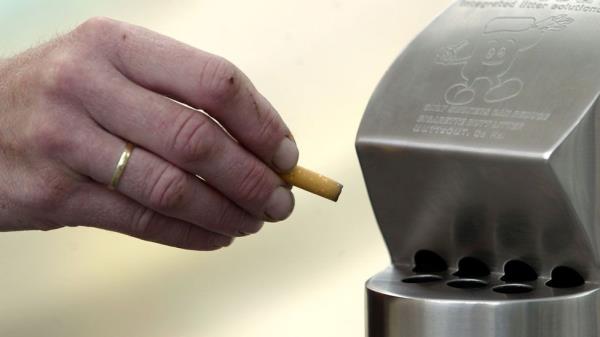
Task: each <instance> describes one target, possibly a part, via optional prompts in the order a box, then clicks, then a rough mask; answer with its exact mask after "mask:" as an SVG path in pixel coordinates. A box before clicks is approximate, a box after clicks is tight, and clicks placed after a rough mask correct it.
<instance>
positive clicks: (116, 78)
mask: <svg viewBox="0 0 600 337" xmlns="http://www.w3.org/2000/svg"><path fill="white" fill-rule="evenodd" d="M98 81H99V83H98V85H96V88H95V89H94V91H95V95H94V96H93V97H86V99H84V100H83V101H84V104H85V105H86V108H87V109H88V111H89V112H90V114H91V115H92V117H93V118H94V119H95V120H96V121H97V122H98V123H100V124H101V125H102V126H103V127H104V128H106V129H107V130H109V131H110V132H111V133H113V134H115V135H117V136H120V137H122V138H124V139H128V140H130V141H132V142H133V143H135V144H138V145H140V146H142V147H144V148H146V149H148V150H149V151H151V152H153V153H155V154H157V155H158V156H160V157H162V158H165V159H166V160H167V161H170V162H172V163H174V164H175V165H177V166H178V167H181V168H182V169H184V170H186V171H188V172H190V173H192V174H197V175H200V176H201V177H202V178H203V179H205V180H206V182H207V183H208V184H209V185H211V186H213V187H214V188H215V189H217V190H219V191H220V192H221V193H223V194H224V195H225V196H226V197H227V198H229V199H231V200H232V201H233V202H235V203H236V204H237V205H239V206H240V207H242V208H243V209H245V210H246V211H248V212H249V213H251V214H253V215H255V216H258V217H260V218H264V219H268V220H272V221H278V220H283V219H285V218H287V217H288V216H289V214H290V213H291V211H292V209H293V205H294V199H293V195H292V193H291V191H290V190H289V189H288V188H286V187H285V186H286V185H285V183H284V182H283V180H282V179H281V178H280V177H279V176H278V175H277V174H276V173H275V172H274V171H273V170H272V169H271V168H269V167H268V166H267V165H266V164H265V163H263V162H262V161H260V160H259V159H258V158H256V157H255V156H254V155H253V154H251V153H250V152H249V151H247V150H246V149H245V148H243V147H242V146H241V145H240V144H239V143H237V142H236V141H235V140H233V139H232V138H231V137H230V136H229V135H227V133H226V132H225V131H224V130H223V129H222V128H221V127H220V126H219V125H218V124H217V123H215V122H214V121H213V120H212V119H211V118H210V117H208V116H207V115H205V114H204V113H202V112H199V111H196V110H193V109H191V108H189V107H186V106H184V105H182V104H179V103H177V102H175V101H172V100H170V99H168V98H166V97H164V96H162V95H159V94H157V93H154V92H152V91H150V90H147V89H145V88H143V87H140V86H138V85H136V84H135V83H133V82H131V81H129V80H128V79H127V78H125V77H124V76H122V75H120V74H108V75H104V77H103V78H102V77H99V78H98ZM98 93H100V94H98Z"/></svg>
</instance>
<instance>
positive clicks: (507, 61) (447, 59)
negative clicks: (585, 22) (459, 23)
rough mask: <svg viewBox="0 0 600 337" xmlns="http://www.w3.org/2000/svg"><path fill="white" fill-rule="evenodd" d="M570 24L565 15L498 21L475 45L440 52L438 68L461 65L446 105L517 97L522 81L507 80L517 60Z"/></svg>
mask: <svg viewBox="0 0 600 337" xmlns="http://www.w3.org/2000/svg"><path fill="white" fill-rule="evenodd" d="M573 21H574V19H572V18H570V17H569V16H567V15H566V14H562V15H557V16H552V17H549V18H546V19H543V20H536V19H535V18H532V17H498V18H495V19H492V20H491V21H490V22H488V23H487V24H486V26H485V28H484V32H483V37H482V38H481V39H478V40H477V41H476V42H475V43H472V42H471V41H469V40H464V41H461V42H459V43H458V44H455V45H452V46H448V47H445V48H442V49H441V50H440V51H439V52H438V54H437V56H436V60H435V62H436V63H437V64H441V65H446V66H450V65H462V70H461V77H462V81H461V82H459V83H456V84H454V85H452V86H451V87H450V88H448V90H447V91H446V94H445V99H446V102H447V103H448V104H450V105H466V104H469V103H471V102H473V101H474V100H475V98H476V97H477V96H478V95H482V99H483V100H484V101H485V102H486V103H497V102H503V101H506V100H509V99H511V98H514V97H516V96H518V95H519V94H520V93H521V90H522V89H523V86H524V83H523V81H522V80H521V79H520V78H518V77H510V76H507V74H508V72H509V71H510V69H511V68H512V66H513V64H514V62H515V60H516V59H517V56H518V55H519V54H520V53H522V52H524V51H526V50H528V49H531V48H533V47H534V46H535V45H537V44H538V43H539V42H540V41H541V40H542V38H543V37H544V34H546V33H547V32H552V31H560V30H563V29H565V28H566V27H567V26H568V25H569V24H571V23H572V22H573ZM482 82H483V83H485V82H487V83H488V84H489V86H483V85H481V83H482ZM478 83H479V84H478ZM482 87H483V89H482ZM478 91H481V92H478Z"/></svg>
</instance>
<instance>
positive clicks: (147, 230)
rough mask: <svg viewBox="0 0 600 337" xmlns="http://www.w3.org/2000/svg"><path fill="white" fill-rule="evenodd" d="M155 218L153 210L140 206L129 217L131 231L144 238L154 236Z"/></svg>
mask: <svg viewBox="0 0 600 337" xmlns="http://www.w3.org/2000/svg"><path fill="white" fill-rule="evenodd" d="M156 219H157V214H156V213H155V212H154V211H153V210H151V209H149V208H145V207H141V206H140V207H139V208H138V209H137V211H136V212H134V214H133V216H132V219H131V226H132V232H133V233H139V235H140V236H142V237H145V238H154V237H156V235H157V233H156V228H157V227H158V226H156V225H155V224H156Z"/></svg>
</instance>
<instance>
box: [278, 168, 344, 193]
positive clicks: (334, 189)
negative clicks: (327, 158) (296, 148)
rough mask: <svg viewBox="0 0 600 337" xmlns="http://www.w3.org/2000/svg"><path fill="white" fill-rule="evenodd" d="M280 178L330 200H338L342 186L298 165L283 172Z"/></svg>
mask: <svg viewBox="0 0 600 337" xmlns="http://www.w3.org/2000/svg"><path fill="white" fill-rule="evenodd" d="M281 178H283V180H285V181H286V182H287V183H288V184H290V185H294V186H296V187H299V188H301V189H303V190H305V191H308V192H311V193H314V194H316V195H319V196H322V197H323V198H327V199H329V200H331V201H338V199H339V197H340V194H341V193H342V188H343V187H344V186H342V184H340V183H338V182H336V181H334V180H332V179H329V178H327V177H325V176H323V175H320V174H318V173H316V172H313V171H311V170H308V169H305V168H304V167H300V166H296V168H294V169H293V170H292V171H291V172H289V173H286V174H283V175H282V176H281Z"/></svg>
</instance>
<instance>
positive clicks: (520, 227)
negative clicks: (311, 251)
mask: <svg viewBox="0 0 600 337" xmlns="http://www.w3.org/2000/svg"><path fill="white" fill-rule="evenodd" d="M567 2H568V3H574V4H575V3H576V1H575V0H572V1H568V0H567V1H566V2H565V1H558V0H549V1H545V2H544V3H546V4H547V5H548V6H547V8H548V9H544V10H539V9H522V8H518V7H519V4H520V3H522V1H517V2H511V1H509V2H507V3H515V4H516V5H515V8H501V7H498V8H494V7H487V8H481V7H472V6H467V5H465V4H473V3H488V4H497V3H500V2H498V1H459V2H457V3H455V4H454V5H453V6H451V7H450V8H449V9H448V10H447V11H446V12H445V13H443V14H442V15H441V16H439V17H438V18H437V19H435V20H434V21H433V22H432V23H431V24H430V25H429V26H428V27H427V28H426V29H425V30H424V31H423V33H421V34H420V35H419V36H418V37H417V38H416V39H415V40H414V41H413V42H412V43H411V44H410V45H409V46H408V47H407V48H406V50H405V51H404V52H403V53H402V55H401V56H400V57H399V58H398V59H397V60H396V62H395V63H394V64H393V65H392V67H391V68H390V70H389V71H388V73H387V74H386V75H385V77H384V79H383V80H382V82H381V83H380V85H379V86H378V88H377V90H376V91H375V93H374V95H373V98H372V99H371V101H370V103H369V105H368V108H367V111H366V113H365V115H364V117H363V120H362V123H361V125H360V129H359V132H358V136H357V141H356V147H357V152H358V155H359V158H360V162H361V167H362V170H363V174H364V177H365V181H366V184H367V188H368V190H369V195H370V199H371V203H372V205H373V209H374V211H375V215H376V217H377V220H378V223H379V226H380V228H381V231H382V233H383V236H384V238H385V240H386V243H387V246H388V249H389V251H390V254H391V257H392V261H393V263H394V264H395V265H405V264H407V263H410V262H411V260H412V256H413V254H414V253H415V251H417V250H419V249H430V250H433V251H436V252H438V253H439V254H441V255H443V256H445V257H447V259H448V261H449V263H450V264H455V263H456V262H457V261H458V259H460V258H461V257H463V256H465V255H475V256H478V257H480V258H481V259H483V260H484V261H485V262H486V263H488V264H489V265H490V266H492V268H493V269H494V270H500V269H501V267H502V265H503V264H504V263H505V262H506V261H507V260H510V259H513V258H520V259H523V260H525V261H527V262H528V263H530V264H532V265H533V266H535V268H536V269H537V270H539V273H540V274H546V275H547V274H549V272H550V270H551V269H552V268H553V267H555V266H557V265H569V266H572V267H573V268H576V269H578V270H579V271H580V272H581V273H582V274H584V276H585V278H586V279H588V280H597V279H598V278H599V277H600V275H599V273H598V270H599V269H598V265H599V263H600V256H599V253H600V252H599V249H600V236H599V235H600V232H599V231H598V229H597V222H598V218H599V211H598V209H599V208H600V205H599V201H598V196H597V191H598V188H599V187H600V186H599V181H600V179H599V178H600V176H599V174H600V170H599V166H600V164H599V157H600V156H599V155H598V152H599V149H598V146H597V144H598V141H599V139H598V134H597V132H596V130H597V127H598V124H599V123H600V122H599V118H598V117H597V113H598V112H597V104H596V102H597V97H598V93H599V92H600V44H599V43H597V41H598V38H600V25H598V20H600V13H589V12H577V11H562V10H551V9H550V8H552V7H551V5H558V4H563V5H564V4H565V3H567ZM597 5H598V6H600V1H598V3H597ZM561 8H562V7H561Z"/></svg>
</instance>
